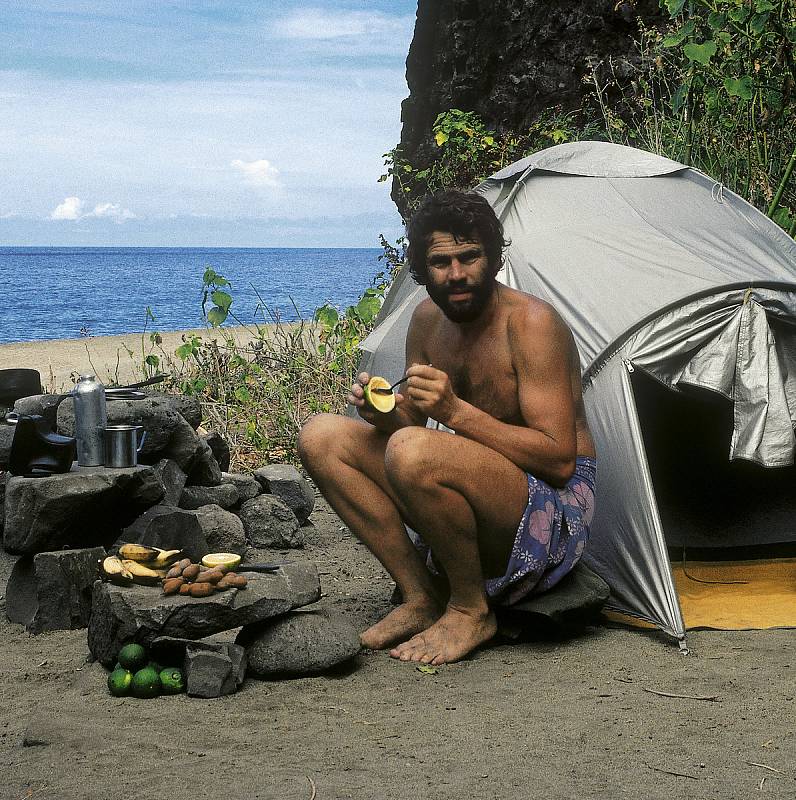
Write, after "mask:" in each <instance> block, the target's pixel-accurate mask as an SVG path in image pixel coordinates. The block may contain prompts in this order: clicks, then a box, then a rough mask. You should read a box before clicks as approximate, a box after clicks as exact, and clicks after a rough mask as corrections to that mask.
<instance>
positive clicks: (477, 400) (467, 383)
mask: <svg viewBox="0 0 796 800" xmlns="http://www.w3.org/2000/svg"><path fill="white" fill-rule="evenodd" d="M429 360H430V361H431V363H433V365H434V366H435V367H436V368H437V369H441V370H442V371H443V372H445V373H446V374H447V375H448V377H449V378H450V382H451V386H452V387H453V391H454V393H455V394H456V396H457V397H460V398H461V399H462V400H464V401H466V402H467V403H470V404H471V405H474V406H475V407H476V408H479V409H481V410H482V411H484V412H486V413H487V414H489V415H490V416H492V417H495V418H496V419H500V420H503V421H505V422H510V421H514V420H516V419H517V418H518V417H519V414H520V411H519V400H518V387H517V375H516V373H515V370H514V366H513V364H512V360H511V354H510V352H509V351H508V348H507V347H500V346H499V345H498V344H497V343H492V342H486V343H484V342H480V343H478V344H477V345H476V346H471V347H465V346H462V345H461V344H459V345H458V346H449V347H445V345H444V343H437V345H436V346H432V347H431V348H429Z"/></svg>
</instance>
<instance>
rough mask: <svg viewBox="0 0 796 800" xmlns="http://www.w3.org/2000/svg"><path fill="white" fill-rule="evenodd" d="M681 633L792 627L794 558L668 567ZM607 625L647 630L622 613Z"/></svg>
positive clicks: (795, 623)
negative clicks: (677, 600) (680, 616)
mask: <svg viewBox="0 0 796 800" xmlns="http://www.w3.org/2000/svg"><path fill="white" fill-rule="evenodd" d="M672 574H673V575H674V582H675V586H676V587H677V595H678V597H679V598H680V608H681V609H682V612H683V621H684V622H685V626H686V628H687V629H694V628H714V629H716V630H728V631H741V630H763V629H766V628H796V558H786V559H770V560H760V561H710V562H706V561H688V562H687V563H686V565H685V569H684V568H683V562H682V561H678V562H674V563H673V564H672ZM605 616H606V617H607V618H608V619H611V620H613V621H619V622H624V623H627V624H630V625H634V626H638V627H643V628H648V627H651V626H650V625H649V624H647V623H644V622H641V621H639V620H635V619H634V618H633V617H629V616H626V615H624V614H614V613H611V612H607V613H606V614H605Z"/></svg>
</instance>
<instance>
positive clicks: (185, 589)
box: [180, 583, 193, 594]
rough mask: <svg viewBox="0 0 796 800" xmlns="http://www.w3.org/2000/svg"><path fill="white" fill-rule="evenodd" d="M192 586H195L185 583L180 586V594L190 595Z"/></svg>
mask: <svg viewBox="0 0 796 800" xmlns="http://www.w3.org/2000/svg"><path fill="white" fill-rule="evenodd" d="M191 586H193V584H192V583H183V585H182V586H180V594H190V593H191Z"/></svg>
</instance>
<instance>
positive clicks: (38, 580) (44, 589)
mask: <svg viewBox="0 0 796 800" xmlns="http://www.w3.org/2000/svg"><path fill="white" fill-rule="evenodd" d="M104 557H105V550H104V549H103V548H102V547H92V548H87V549H82V550H57V551H56V552H53V553H37V554H36V555H35V556H33V557H31V556H23V557H22V558H20V559H19V560H18V561H17V563H16V564H14V568H13V570H12V571H11V577H10V578H9V579H8V586H7V588H6V615H7V616H8V619H9V620H10V621H11V622H17V623H19V624H21V625H24V626H25V628H26V630H27V631H28V632H29V633H42V632H43V631H58V630H74V629H75V628H85V627H87V626H88V621H89V617H90V616H91V596H92V588H93V586H94V582H95V581H96V580H97V578H98V577H99V561H100V560H101V559H102V558H104Z"/></svg>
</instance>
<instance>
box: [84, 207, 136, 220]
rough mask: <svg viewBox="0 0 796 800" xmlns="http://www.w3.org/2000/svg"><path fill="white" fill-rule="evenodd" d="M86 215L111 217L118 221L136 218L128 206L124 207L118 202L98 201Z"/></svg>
mask: <svg viewBox="0 0 796 800" xmlns="http://www.w3.org/2000/svg"><path fill="white" fill-rule="evenodd" d="M85 216H86V217H110V218H111V219H115V220H116V221H117V222H124V220H126V219H135V218H136V216H135V214H133V212H132V211H130V210H129V209H127V208H122V207H121V206H120V205H119V204H118V203H97V205H95V206H94V210H93V211H90V212H89V213H88V214H86V215H85Z"/></svg>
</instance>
